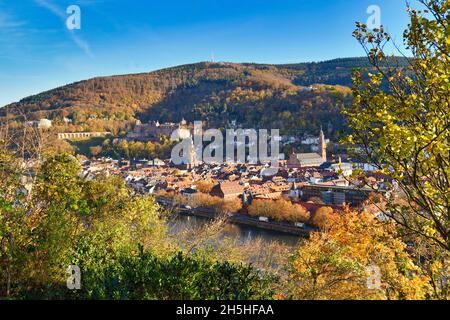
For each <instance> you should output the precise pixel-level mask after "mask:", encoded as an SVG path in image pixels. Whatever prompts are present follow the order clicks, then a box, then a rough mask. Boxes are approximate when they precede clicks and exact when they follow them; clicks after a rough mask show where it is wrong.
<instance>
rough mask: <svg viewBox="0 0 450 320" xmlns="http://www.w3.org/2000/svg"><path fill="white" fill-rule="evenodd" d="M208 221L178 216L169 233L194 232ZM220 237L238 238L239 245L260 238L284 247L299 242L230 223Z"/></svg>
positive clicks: (284, 234)
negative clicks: (278, 243)
mask: <svg viewBox="0 0 450 320" xmlns="http://www.w3.org/2000/svg"><path fill="white" fill-rule="evenodd" d="M209 221H210V220H209V219H206V218H201V217H195V216H185V215H178V216H177V217H176V218H175V219H174V220H172V222H171V223H170V232H171V233H172V234H177V233H179V232H181V231H183V230H186V229H189V230H195V229H197V228H200V227H202V226H203V225H205V224H206V223H208V222H209ZM222 235H223V236H227V237H233V238H239V240H240V241H241V243H245V242H247V241H250V240H254V239H257V238H261V239H262V240H263V241H265V242H272V241H277V242H280V243H282V244H285V245H289V246H295V245H296V244H297V243H298V242H299V241H300V237H299V236H295V235H289V234H286V233H282V232H276V231H270V230H262V229H259V228H254V227H249V226H243V225H236V224H232V223H229V224H227V225H226V226H225V228H224V230H223V231H222Z"/></svg>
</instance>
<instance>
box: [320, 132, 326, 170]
mask: <svg viewBox="0 0 450 320" xmlns="http://www.w3.org/2000/svg"><path fill="white" fill-rule="evenodd" d="M319 152H320V155H321V156H322V159H323V162H327V141H326V139H325V134H324V133H323V129H322V126H320V135H319Z"/></svg>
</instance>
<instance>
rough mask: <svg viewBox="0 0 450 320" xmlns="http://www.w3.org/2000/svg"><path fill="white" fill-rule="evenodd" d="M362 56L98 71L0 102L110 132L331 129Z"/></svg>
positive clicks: (363, 63)
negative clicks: (177, 125) (131, 128)
mask: <svg viewBox="0 0 450 320" xmlns="http://www.w3.org/2000/svg"><path fill="white" fill-rule="evenodd" d="M368 65H369V64H368V61H367V59H366V58H348V59H337V60H332V61H326V62H320V63H302V64H291V65H262V64H237V63H213V62H202V63H197V64H191V65H184V66H179V67H173V68H168V69H163V70H159V71H155V72H150V73H143V74H132V75H121V76H111V77H99V78H94V79H90V80H86V81H81V82H77V83H73V84H70V85H67V86H63V87H60V88H56V89H53V90H50V91H47V92H43V93H41V94H38V95H35V96H31V97H28V98H25V99H23V100H21V101H20V102H18V103H14V104H11V105H9V106H7V108H3V109H0V116H5V113H6V112H5V110H9V113H10V114H11V115H14V114H17V110H22V112H23V111H25V112H26V113H28V114H29V117H28V118H29V119H31V120H33V119H40V118H44V117H46V118H50V119H52V120H54V121H55V122H58V121H62V119H63V118H64V117H66V118H68V119H71V120H72V121H73V126H76V128H72V129H76V130H109V131H113V132H117V131H118V127H120V126H121V125H123V123H132V122H133V121H134V120H135V119H140V120H142V121H148V120H159V121H174V122H176V121H180V120H181V119H182V118H185V119H186V120H188V121H194V120H204V121H208V122H209V125H210V126H215V127H225V126H228V125H229V122H230V121H233V120H236V122H237V123H239V124H242V125H244V126H246V127H264V128H280V129H282V131H283V133H296V134H302V133H304V132H312V133H314V132H316V131H318V130H319V127H320V126H325V127H326V128H327V129H328V134H329V135H332V136H337V135H339V132H340V131H341V130H342V129H343V128H344V127H345V126H344V123H343V120H342V116H341V115H340V112H339V111H340V106H341V104H342V103H349V101H350V100H351V91H350V89H349V86H350V85H351V75H352V72H353V70H354V69H355V68H364V67H368Z"/></svg>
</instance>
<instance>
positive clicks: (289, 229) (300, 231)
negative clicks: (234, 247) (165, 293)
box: [157, 198, 317, 238]
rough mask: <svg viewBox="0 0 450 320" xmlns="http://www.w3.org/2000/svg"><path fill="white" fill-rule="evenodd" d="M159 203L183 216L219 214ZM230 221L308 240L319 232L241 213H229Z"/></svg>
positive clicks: (163, 201) (161, 200)
mask: <svg viewBox="0 0 450 320" xmlns="http://www.w3.org/2000/svg"><path fill="white" fill-rule="evenodd" d="M157 202H158V203H159V204H160V205H162V206H164V207H168V208H172V209H175V210H177V211H178V212H179V213H180V214H183V215H188V216H189V215H192V216H196V217H201V218H206V219H211V220H212V219H216V218H217V217H218V214H217V212H216V210H214V209H213V208H204V207H199V208H190V207H188V206H184V205H174V204H173V203H172V201H170V200H168V199H163V198H157ZM228 221H229V222H230V223H232V224H236V225H242V226H247V227H253V228H258V229H261V230H269V231H276V232H280V233H285V234H289V235H294V236H298V237H304V238H308V237H309V235H310V233H311V232H314V231H317V228H315V227H312V226H308V225H306V224H304V225H301V227H300V226H296V225H295V224H293V223H287V222H278V221H271V220H268V221H261V220H260V219H259V218H255V217H251V216H248V215H243V214H239V213H229V214H228Z"/></svg>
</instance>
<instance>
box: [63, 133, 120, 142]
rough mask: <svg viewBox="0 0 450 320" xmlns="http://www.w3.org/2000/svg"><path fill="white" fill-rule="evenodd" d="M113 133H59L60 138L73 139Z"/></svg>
mask: <svg viewBox="0 0 450 320" xmlns="http://www.w3.org/2000/svg"><path fill="white" fill-rule="evenodd" d="M109 135H111V132H63V133H58V139H59V140H71V139H89V138H97V137H106V136H109Z"/></svg>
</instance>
